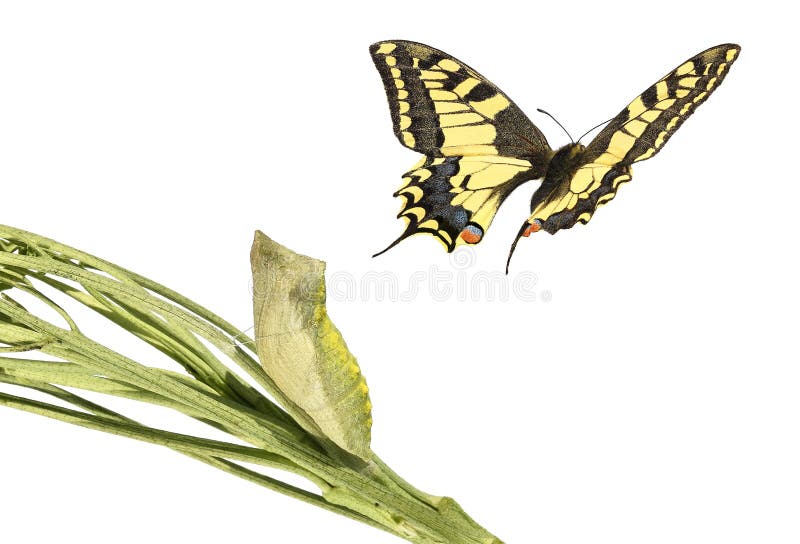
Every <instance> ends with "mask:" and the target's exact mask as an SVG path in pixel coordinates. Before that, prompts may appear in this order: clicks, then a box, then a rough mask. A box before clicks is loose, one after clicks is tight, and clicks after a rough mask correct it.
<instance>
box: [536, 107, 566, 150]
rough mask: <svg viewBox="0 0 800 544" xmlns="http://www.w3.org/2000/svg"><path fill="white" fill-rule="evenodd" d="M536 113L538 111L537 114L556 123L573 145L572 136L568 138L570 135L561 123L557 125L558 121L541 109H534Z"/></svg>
mask: <svg viewBox="0 0 800 544" xmlns="http://www.w3.org/2000/svg"><path fill="white" fill-rule="evenodd" d="M536 111H538V112H539V113H543V114H545V115H546V116H548V117H549V118H550V119H552V120H553V121H555V122H556V124H557V125H558V126H560V127H561V130H563V131H564V132H565V133H566V134H567V136H569V139H570V141H571V142H572V143H573V144H574V143H575V140H573V139H572V136H570V134H569V131H568V130H567V129H565V128H564V125H562V124H561V123H559V122H558V119H556V118H555V117H553V116H552V115H550V114H549V113H547V112H546V111H544V110H543V109H542V108H536Z"/></svg>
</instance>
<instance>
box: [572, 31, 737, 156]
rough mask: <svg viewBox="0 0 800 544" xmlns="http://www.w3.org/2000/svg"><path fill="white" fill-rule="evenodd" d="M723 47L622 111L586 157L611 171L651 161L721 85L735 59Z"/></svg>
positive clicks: (698, 57) (669, 76)
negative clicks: (620, 166)
mask: <svg viewBox="0 0 800 544" xmlns="http://www.w3.org/2000/svg"><path fill="white" fill-rule="evenodd" d="M739 49H740V48H739V46H738V45H734V44H723V45H718V46H716V47H712V48H710V49H707V50H705V51H703V52H702V53H699V54H697V55H695V56H694V57H692V58H691V59H689V60H687V61H686V62H684V63H683V64H681V65H680V66H678V67H677V68H676V69H674V70H673V71H671V72H670V73H668V74H667V75H666V76H664V77H663V78H661V79H660V80H658V81H657V82H656V83H655V84H654V85H653V86H651V87H650V88H648V89H647V90H646V91H645V92H643V93H642V94H641V95H639V96H637V97H636V98H635V99H634V100H633V101H632V102H631V103H630V104H628V106H627V107H626V108H625V109H624V110H622V111H621V112H620V113H619V115H617V116H616V117H615V118H614V119H613V120H612V121H611V122H610V123H609V124H608V125H607V126H606V127H605V128H604V129H603V130H602V131H601V132H600V134H598V135H597V137H596V138H595V139H594V140H593V141H592V143H590V144H589V146H588V147H587V150H586V151H587V158H588V159H590V160H591V161H592V162H598V163H601V164H607V165H610V166H613V165H617V164H623V165H630V164H633V163H634V162H637V161H642V160H645V159H649V158H650V157H652V156H653V155H655V154H656V153H658V151H659V150H660V149H661V148H662V147H663V146H664V144H665V143H667V140H669V138H670V137H671V136H672V135H673V134H674V133H675V131H676V130H678V127H680V126H681V124H682V123H683V122H684V121H685V120H686V119H687V118H688V117H689V116H690V115H691V114H692V113H694V111H695V109H696V108H697V106H699V105H700V104H702V103H703V102H704V101H705V100H706V99H707V98H708V97H709V95H711V93H712V92H713V91H714V90H715V89H716V88H717V87H718V86H719V84H720V83H721V82H722V80H723V79H724V78H725V75H726V74H727V73H728V69H729V68H730V66H731V64H733V61H734V60H736V57H737V56H738V54H739Z"/></svg>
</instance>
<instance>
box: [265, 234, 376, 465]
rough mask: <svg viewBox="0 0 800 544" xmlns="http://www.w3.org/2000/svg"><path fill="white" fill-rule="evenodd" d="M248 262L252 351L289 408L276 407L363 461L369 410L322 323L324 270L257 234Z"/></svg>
mask: <svg viewBox="0 0 800 544" xmlns="http://www.w3.org/2000/svg"><path fill="white" fill-rule="evenodd" d="M250 262H251V265H252V270H253V311H254V318H255V339H256V351H257V353H258V357H259V359H260V360H261V365H262V367H263V368H264V370H265V372H266V373H267V375H268V376H269V377H270V378H272V380H273V381H274V382H275V385H276V386H277V387H278V389H280V392H281V393H282V394H283V395H285V397H286V399H288V401H290V402H289V403H287V404H289V405H288V406H284V408H286V409H287V411H289V413H293V412H295V411H296V410H297V409H299V410H301V411H302V413H303V414H301V417H298V418H296V419H297V420H298V422H299V423H300V424H301V425H303V426H304V427H305V428H306V430H307V431H308V432H310V433H312V434H314V435H316V436H319V437H322V438H327V439H328V440H330V441H331V442H333V443H334V444H336V445H337V446H338V447H339V448H341V449H343V450H345V451H347V452H349V453H351V454H353V455H355V456H357V457H359V458H361V459H368V458H369V457H370V456H371V455H372V454H371V451H370V436H371V433H370V430H371V427H372V416H371V410H372V404H371V403H370V400H369V393H368V389H367V384H366V381H365V380H364V377H363V376H362V375H361V370H360V368H359V366H358V363H357V362H356V358H355V357H354V356H353V354H352V353H350V350H348V349H347V345H346V344H345V342H344V339H343V338H342V335H341V333H340V332H339V330H338V329H337V328H336V326H335V325H334V324H333V322H332V321H331V320H330V318H329V317H328V312H327V309H326V307H325V263H324V262H323V261H319V260H317V259H312V258H311V257H306V256H304V255H300V254H297V253H295V252H293V251H291V250H289V249H287V248H286V247H284V246H282V245H280V244H278V243H277V242H274V241H273V240H271V239H270V238H268V237H267V236H266V235H265V234H264V233H262V232H260V231H256V235H255V240H254V241H253V248H252V251H251V253H250ZM292 404H293V405H294V406H292ZM302 416H306V417H302ZM309 419H310V421H311V422H312V423H313V424H309Z"/></svg>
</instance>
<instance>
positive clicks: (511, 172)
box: [384, 155, 531, 251]
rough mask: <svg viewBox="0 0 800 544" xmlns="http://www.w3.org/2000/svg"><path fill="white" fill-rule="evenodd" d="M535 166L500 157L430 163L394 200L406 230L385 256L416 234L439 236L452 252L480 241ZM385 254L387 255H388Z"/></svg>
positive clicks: (409, 176)
mask: <svg viewBox="0 0 800 544" xmlns="http://www.w3.org/2000/svg"><path fill="white" fill-rule="evenodd" d="M530 169H531V163H530V162H528V161H526V160H524V159H515V158H511V157H501V156H497V155H485V156H480V155H476V156H467V157H438V158H437V157H425V158H424V159H422V160H421V161H420V162H419V164H417V165H416V166H415V167H414V168H413V169H412V170H410V171H409V172H407V173H406V174H404V175H403V186H402V187H401V188H400V189H399V190H398V191H397V192H396V193H395V196H399V197H402V198H403V207H402V209H401V210H400V213H399V214H398V217H402V218H404V219H406V221H407V225H406V230H405V231H404V232H403V234H402V235H401V236H400V237H399V238H398V239H397V240H396V241H395V242H393V243H392V244H391V245H390V246H389V247H387V248H386V250H388V249H390V248H391V247H394V245H396V244H397V243H399V242H400V241H401V240H404V239H405V238H407V237H409V236H411V235H413V234H417V233H429V234H433V235H434V236H436V237H437V238H438V239H439V240H440V241H441V242H442V244H443V245H444V246H445V248H446V249H447V251H453V249H455V248H456V246H458V245H461V244H464V243H470V244H476V243H478V242H480V241H481V239H482V238H483V235H484V233H485V232H486V230H487V229H488V228H489V225H490V224H491V222H492V219H493V218H494V216H495V214H496V213H497V209H498V208H499V207H500V204H502V202H503V200H505V198H506V197H507V196H508V195H509V194H510V193H511V191H513V190H514V189H515V188H517V187H518V186H519V185H520V184H521V183H523V182H524V181H526V180H527V179H529V177H528V173H529V172H530ZM386 250H384V251H386Z"/></svg>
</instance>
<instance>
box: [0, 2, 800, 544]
mask: <svg viewBox="0 0 800 544" xmlns="http://www.w3.org/2000/svg"><path fill="white" fill-rule="evenodd" d="M741 6H742V7H736V5H735V4H732V3H730V2H724V3H722V2H708V3H701V2H633V3H605V2H596V3H592V4H591V5H586V6H584V5H582V4H580V3H577V4H576V3H571V2H564V3H562V2H550V3H542V2H525V3H520V5H516V4H512V3H503V2H488V1H484V2H481V3H470V2H464V1H460V2H451V3H445V2H412V1H402V2H400V1H393V2H374V3H372V4H371V6H370V7H362V6H358V5H345V4H342V3H336V4H334V5H331V4H326V5H325V7H323V6H322V5H319V6H316V5H313V4H310V3H304V2H283V3H279V4H272V5H270V4H268V3H266V2H252V3H244V2H185V3H180V2H144V1H140V2H68V3H66V2H52V3H46V2H25V3H22V2H3V3H2V8H1V9H0V51H2V56H0V154H1V155H0V183H1V184H2V208H0V210H2V218H1V219H0V221H2V222H3V223H6V224H9V225H14V226H17V227H21V228H25V229H27V230H31V231H34V232H37V233H40V234H42V235H46V236H50V237H53V238H56V239H58V240H60V241H62V242H65V243H68V244H71V245H73V246H76V247H79V248H81V249H84V250H86V251H89V252H91V253H94V254H96V255H99V256H102V257H105V258H107V259H109V260H112V261H114V262H117V263H119V264H121V265H123V266H126V267H128V268H131V269H133V270H136V271H138V272H140V273H143V274H144V275H146V276H149V277H152V278H154V279H156V280H159V281H161V282H163V283H165V284H166V285H168V286H171V287H174V288H176V289H178V290H179V291H181V292H182V293H184V294H186V295H188V296H190V297H191V298H194V299H196V300H197V301H199V302H201V303H203V304H204V305H206V306H207V307H209V308H211V309H212V310H214V311H215V312H217V313H219V314H220V315H222V316H224V317H226V318H227V319H229V320H230V321H232V322H234V323H235V324H237V325H238V326H240V327H241V328H247V327H249V326H250V324H251V322H252V318H251V308H250V301H249V263H248V250H249V244H250V241H251V239H252V232H253V230H254V229H256V228H259V229H262V230H264V231H265V232H266V233H267V234H269V235H270V236H271V237H273V238H274V239H276V240H278V241H280V242H282V243H284V244H286V245H288V246H289V247H291V248H294V249H296V250H297V251H300V252H302V253H306V254H308V255H312V256H315V257H318V258H322V259H325V260H326V261H328V273H329V278H331V277H333V276H332V275H333V274H336V278H338V280H342V278H345V279H346V278H351V279H352V280H353V281H354V282H355V284H356V286H358V285H360V284H361V283H362V280H363V279H364V278H369V277H370V275H372V276H373V277H374V276H375V275H376V274H381V275H383V277H385V278H395V279H394V280H390V281H396V282H397V285H398V286H399V287H398V289H399V292H398V293H397V294H396V295H392V293H389V292H386V293H384V295H383V296H380V295H379V294H376V293H375V292H374V291H372V292H369V291H368V290H365V289H356V291H355V292H354V293H355V294H353V293H351V294H350V295H352V296H349V295H347V294H346V293H345V294H341V293H339V294H338V295H336V296H334V295H333V294H332V295H331V300H330V303H329V310H330V313H331V314H332V316H333V318H334V320H335V321H336V323H337V324H338V326H339V327H340V329H341V330H342V332H343V333H344V335H345V338H346V339H347V342H348V344H349V346H350V348H351V349H352V351H353V352H354V353H355V354H356V355H357V356H358V358H359V360H360V363H361V366H362V370H363V372H364V373H365V375H366V376H367V379H368V381H369V385H370V388H371V395H372V400H373V403H374V406H375V407H374V417H375V427H374V439H373V447H374V449H375V451H376V452H378V453H379V454H380V455H381V456H382V457H383V458H384V459H385V460H386V461H387V462H389V464H391V465H392V466H393V467H395V468H396V469H397V471H398V472H400V473H401V474H403V475H404V476H406V477H407V478H408V479H409V480H410V481H412V482H413V483H415V484H416V485H418V486H419V487H421V488H423V489H425V490H427V491H430V492H432V493H437V494H447V495H451V496H453V497H455V498H456V499H457V500H459V501H460V502H461V504H462V505H463V506H464V507H465V509H466V510H467V511H468V512H469V513H471V514H472V515H473V516H474V517H475V518H476V519H477V520H478V521H479V522H480V523H481V524H483V525H484V526H485V527H487V528H488V529H489V530H491V531H493V532H494V533H495V534H497V535H498V536H499V537H501V538H503V539H504V540H505V541H506V542H508V543H509V544H515V543H524V542H537V543H538V542H540V543H547V544H551V543H553V544H554V543H576V544H577V543H585V542H614V543H616V544H622V543H637V544H638V543H642V542H646V543H675V542H681V543H708V542H727V543H745V542H748V543H749V542H770V543H775V544H778V543H790V542H791V543H796V542H798V541H799V540H800V524H798V522H797V521H798V519H797V515H798V511H800V463H798V459H800V440H799V439H798V423H800V421H798V420H799V419H800V401H799V400H798V397H799V396H800V395H798V390H800V370H798V363H799V362H800V360H799V358H798V350H797V342H796V337H795V334H796V331H797V324H798V313H797V308H798V303H799V302H800V300H799V297H798V289H797V277H798V266H797V263H796V252H797V233H798V232H797V231H798V228H797V226H796V219H795V214H796V210H797V202H798V196H800V191H799V190H798V181H800V180H798V174H797V166H796V156H797V152H796V146H797V143H796V142H797V136H796V132H797V130H796V129H797V126H798V115H797V111H796V103H797V100H796V96H797V81H796V78H795V71H794V68H795V66H796V57H795V55H794V54H793V53H794V47H790V46H789V44H790V38H793V36H794V21H795V20H796V18H795V16H793V15H789V14H788V13H785V12H781V9H782V8H778V7H777V4H775V6H773V5H772V4H771V3H770V2H757V3H742V4H741ZM388 38H405V39H412V40H417V41H421V42H424V43H428V44H431V45H434V46H436V47H439V48H441V49H443V50H445V51H447V52H449V53H451V54H453V55H455V56H456V57H458V58H460V59H462V60H463V61H465V62H467V63H468V64H470V65H471V66H473V67H475V68H476V69H478V70H479V71H481V72H482V73H483V74H484V75H486V76H487V77H489V78H491V79H492V80H493V81H494V82H495V83H496V84H497V85H498V86H500V87H501V88H502V89H503V90H504V91H505V92H506V93H507V94H508V95H509V96H511V97H512V98H513V99H514V100H515V101H516V102H517V104H518V105H519V106H520V107H521V108H522V109H523V110H524V111H526V112H528V113H529V115H530V116H531V118H532V119H533V120H534V122H535V123H536V124H537V125H538V126H539V127H540V128H541V129H542V130H543V131H544V132H545V133H546V134H547V135H548V138H549V139H550V143H551V144H552V145H554V146H556V145H562V144H564V143H566V142H567V139H566V137H565V136H564V135H563V133H562V132H561V131H560V129H558V127H556V126H555V125H554V124H553V123H552V122H551V121H549V120H548V119H547V118H545V117H544V116H541V115H540V114H537V113H536V111H535V110H536V108H537V107H542V108H544V109H547V110H549V111H551V112H552V113H554V114H555V115H556V116H557V117H558V118H559V119H560V121H561V122H562V123H563V124H564V125H565V126H566V127H567V128H569V129H570V130H571V132H573V134H574V135H576V136H577V135H578V134H580V133H582V132H583V131H584V130H586V129H587V128H589V127H591V126H592V125H594V124H595V123H597V122H599V121H602V120H604V119H607V118H609V117H611V116H613V115H615V114H616V113H617V112H618V111H619V110H620V109H621V108H622V107H623V106H624V105H625V104H627V102H628V101H629V100H630V99H631V98H633V97H634V96H635V95H636V94H638V93H639V92H641V91H643V90H644V89H645V88H646V87H647V86H649V85H650V84H652V83H653V82H654V81H656V80H657V79H658V78H659V77H661V76H662V75H663V74H664V73H666V72H667V71H668V70H670V69H672V68H674V67H675V66H677V65H678V64H680V63H681V62H683V61H684V60H685V59H686V58H688V57H690V56H692V55H693V54H695V53H697V52H699V51H701V50H703V49H705V48H706V47H709V46H712V45H715V44H717V43H722V42H727V41H734V42H738V43H740V44H741V45H742V48H743V49H742V53H741V56H740V58H739V60H738V62H737V63H736V65H735V66H734V67H733V69H732V71H731V72H730V74H729V76H728V78H727V79H726V81H725V83H724V84H723V85H722V86H721V88H720V89H718V91H717V93H715V95H714V96H713V97H712V98H711V99H710V100H709V101H708V103H707V104H706V105H704V106H703V107H702V108H701V109H700V111H699V113H697V114H696V115H695V116H694V118H693V119H692V120H691V121H689V122H688V123H686V124H685V125H684V126H683V128H682V129H681V130H680V132H679V133H678V134H677V135H676V136H675V137H674V138H673V139H672V140H671V141H670V143H669V145H668V146H667V147H666V149H665V150H664V151H663V152H662V153H660V154H659V155H658V157H656V158H655V159H653V160H651V161H648V162H646V163H643V164H639V165H637V166H636V167H635V168H634V179H633V181H632V182H631V183H630V184H628V185H625V186H624V187H623V188H622V189H621V191H620V193H619V195H618V197H617V199H616V200H614V202H612V203H611V204H609V205H608V206H606V207H604V208H602V209H601V210H600V211H599V212H598V213H597V214H596V216H595V217H594V218H593V219H592V221H591V223H590V224H589V225H588V226H578V227H576V228H574V229H572V230H570V231H562V232H559V233H558V234H557V235H556V236H552V237H551V236H549V235H547V234H545V233H540V234H537V235H536V236H533V237H531V238H530V239H527V240H523V241H522V242H521V243H520V246H519V248H518V250H517V253H516V255H515V259H514V261H513V262H512V274H511V276H510V281H513V280H514V278H515V277H519V275H520V274H523V273H532V274H535V276H536V278H537V280H538V281H537V283H536V285H535V286H534V287H533V290H532V291H530V290H529V291H526V293H525V296H524V297H520V296H518V295H515V294H514V293H510V294H509V296H508V297H507V300H498V297H496V296H495V297H494V298H493V297H491V296H489V295H487V294H486V293H485V292H484V293H483V294H480V293H478V294H476V296H473V294H472V293H471V292H470V291H469V288H468V291H467V293H466V295H464V294H463V293H462V294H461V295H459V293H458V292H456V291H457V290H456V289H455V285H456V283H457V282H458V281H461V280H464V281H466V282H467V283H466V285H468V286H469V285H472V283H471V281H472V280H474V278H473V274H475V273H477V272H481V271H483V272H487V273H490V274H493V275H496V274H499V273H500V272H501V271H502V268H503V265H504V260H505V256H506V253H507V251H508V246H509V244H510V242H511V240H512V239H513V237H514V234H515V233H516V231H517V229H518V227H519V225H520V224H521V222H522V221H523V220H524V219H525V218H527V215H528V213H527V212H528V208H527V206H528V200H529V198H530V194H531V192H532V191H533V190H534V188H535V183H532V184H529V185H527V186H525V187H523V188H522V189H520V190H519V191H518V193H517V194H514V195H513V197H512V198H511V199H510V200H509V201H508V202H507V204H505V205H504V207H503V209H501V211H500V213H499V215H498V217H497V220H496V221H495V223H494V225H493V226H492V228H491V229H490V230H489V232H488V234H487V236H486V238H485V239H484V241H483V242H482V243H481V244H480V246H478V247H477V248H476V251H475V252H474V253H470V254H462V255H461V258H467V259H468V260H469V261H468V266H464V265H463V263H462V262H461V261H459V262H458V263H453V262H451V259H450V257H449V256H448V255H447V254H446V253H445V252H443V251H442V250H441V247H440V245H439V244H438V243H437V242H436V241H435V240H433V239H432V238H426V237H422V236H419V237H415V238H413V239H411V240H408V241H405V242H404V243H403V244H401V245H400V246H398V247H397V248H395V249H393V250H392V251H390V252H389V253H387V254H386V255H384V256H382V257H380V258H378V259H371V258H370V255H371V254H372V253H374V252H375V251H377V250H379V249H382V248H383V247H385V245H386V244H387V243H388V242H390V241H391V240H393V239H394V238H395V237H396V236H397V235H398V234H399V233H400V232H401V230H402V223H401V221H399V220H396V219H395V218H394V216H395V214H396V212H397V209H398V207H399V202H398V201H396V200H395V199H393V198H392V197H391V193H392V192H393V191H394V190H395V189H396V188H397V186H398V184H399V182H400V174H401V173H402V172H404V171H406V170H407V169H408V167H410V166H411V165H412V164H413V163H415V162H416V161H417V156H416V155H415V154H414V153H413V152H411V151H409V150H406V149H404V148H402V147H401V146H400V145H399V144H398V142H397V141H396V139H395V137H394V135H393V134H392V130H391V124H390V120H389V113H388V108H387V107H386V104H385V95H384V91H383V88H382V86H381V83H380V80H379V77H378V74H377V72H376V71H375V69H374V67H373V66H372V62H371V60H370V58H369V55H368V52H367V48H368V46H369V44H370V43H372V42H374V41H378V40H381V39H388ZM432 267H436V268H435V269H434V268H432ZM415 273H416V274H425V276H424V277H430V276H431V275H432V274H434V273H437V274H438V273H450V274H452V280H451V281H450V285H451V286H452V287H453V292H452V293H451V294H450V295H449V296H442V294H441V293H439V294H438V295H437V294H436V293H432V292H431V290H430V289H429V288H428V287H427V286H426V285H427V284H425V285H423V286H422V287H421V288H420V290H419V292H418V293H417V294H416V296H414V297H401V296H400V295H402V293H403V292H405V289H406V285H407V283H408V281H409V278H411V277H413V275H414V274H415ZM492 277H495V276H492ZM459 278H461V280H460V279H459ZM347 281H349V280H347ZM445 283H447V282H445ZM530 293H533V294H534V295H535V297H536V298H535V300H530V298H531V297H530V296H528V295H530ZM346 295H347V296H346ZM548 297H551V300H549V301H547V300H545V299H546V298H548ZM408 298H411V299H413V300H407V299H408ZM133 355H135V353H133ZM0 437H2V438H0V467H2V472H1V473H2V477H1V478H2V480H0V482H1V484H0V516H2V519H3V521H2V525H3V528H2V539H3V541H5V542H15V543H28V542H34V543H38V542H52V541H56V540H58V541H60V542H82V543H95V542H96V543H100V542H108V541H109V539H110V537H109V535H113V540H114V541H115V542H118V543H128V542H130V543H138V542H144V541H149V540H152V541H155V542H196V543H206V542H220V541H224V542H281V543H287V544H289V543H306V542H318V541H320V540H321V539H323V538H324V539H329V540H330V541H333V542H348V543H354V544H358V543H365V544H366V543H369V544H379V543H384V542H385V543H387V544H389V543H393V542H399V541H398V540H396V539H395V538H394V537H391V536H389V535H386V534H383V533H380V532H378V531H376V530H374V529H371V528H369V527H366V526H363V527H362V526H360V525H359V524H357V523H355V522H352V521H350V520H346V519H343V518H339V517H337V516H335V515H333V514H330V513H327V512H323V511H320V510H318V509H315V508H313V507H311V506H307V505H305V504H302V503H299V502H296V501H293V500H290V499H287V498H284V497H282V496H280V495H277V494H275V493H272V492H269V491H267V490H264V489H261V488H258V487H256V486H253V485H252V484H249V483H245V482H240V481H238V480H237V479H235V478H233V477H230V476H228V475H225V474H222V473H217V472H215V471H214V470H212V469H209V468H208V467H206V466H205V465H202V464H199V463H195V462H192V461H189V460H187V459H186V458H183V457H181V456H179V455H178V454H175V453H173V452H170V451H168V450H162V449H159V448H157V447H154V446H148V445H145V444H141V443H136V442H132V441H128V440H125V439H122V438H116V437H111V436H106V435H102V434H100V433H96V432H92V431H88V430H83V429H80V428H76V427H71V426H68V425H66V424H63V423H60V422H53V421H49V420H46V419H44V418H40V417H37V416H33V415H28V414H24V413H20V412H15V411H11V410H7V409H4V410H2V411H0ZM131 520H133V522H131Z"/></svg>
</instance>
